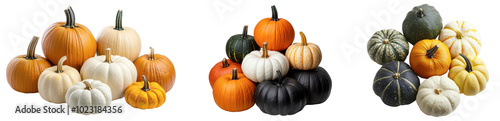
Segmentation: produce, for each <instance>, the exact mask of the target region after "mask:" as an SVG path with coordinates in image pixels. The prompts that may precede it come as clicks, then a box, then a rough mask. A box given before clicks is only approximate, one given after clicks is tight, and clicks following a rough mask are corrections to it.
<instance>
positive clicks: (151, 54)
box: [149, 47, 156, 60]
mask: <svg viewBox="0 0 500 121" xmlns="http://www.w3.org/2000/svg"><path fill="white" fill-rule="evenodd" d="M149 49H150V50H151V52H150V53H149V60H156V58H155V49H154V48H153V47H149Z"/></svg>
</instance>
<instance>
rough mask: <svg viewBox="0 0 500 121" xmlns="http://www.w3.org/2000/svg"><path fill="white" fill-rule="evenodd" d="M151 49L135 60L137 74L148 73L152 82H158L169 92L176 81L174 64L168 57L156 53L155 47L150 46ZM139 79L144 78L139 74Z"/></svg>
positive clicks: (147, 75)
mask: <svg viewBox="0 0 500 121" xmlns="http://www.w3.org/2000/svg"><path fill="white" fill-rule="evenodd" d="M149 49H151V52H150V54H145V55H142V56H140V57H139V58H137V59H136V60H135V61H134V65H135V68H137V75H146V77H147V78H148V79H149V81H150V82H157V83H158V84H160V85H161V87H163V89H164V90H165V92H168V91H170V89H172V87H173V86H174V83H175V68H174V64H172V61H170V59H168V58H167V57H165V56H163V55H160V54H155V50H154V48H152V47H149ZM137 81H138V82H140V81H144V80H143V78H141V77H140V76H137Z"/></svg>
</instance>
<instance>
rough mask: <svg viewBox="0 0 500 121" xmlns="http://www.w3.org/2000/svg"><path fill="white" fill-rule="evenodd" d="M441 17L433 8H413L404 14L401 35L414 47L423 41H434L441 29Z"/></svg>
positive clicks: (426, 6) (427, 6) (425, 6)
mask: <svg viewBox="0 0 500 121" xmlns="http://www.w3.org/2000/svg"><path fill="white" fill-rule="evenodd" d="M442 21H443V20H442V19H441V15H440V14H439V12H438V11H437V10H436V8H434V7H433V6H430V5H427V4H423V5H420V6H415V7H414V8H413V9H412V10H411V11H409V12H408V14H406V18H405V20H404V21H403V33H404V35H405V38H406V40H408V42H410V43H411V44H413V45H415V44H416V43H417V42H418V41H420V40H423V39H436V37H437V36H438V35H439V33H440V32H441V29H442V28H443V23H442Z"/></svg>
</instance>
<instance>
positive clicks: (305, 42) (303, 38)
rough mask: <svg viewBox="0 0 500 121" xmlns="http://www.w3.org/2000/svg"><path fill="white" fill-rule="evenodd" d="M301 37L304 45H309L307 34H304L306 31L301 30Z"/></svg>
mask: <svg viewBox="0 0 500 121" xmlns="http://www.w3.org/2000/svg"><path fill="white" fill-rule="evenodd" d="M300 38H301V40H302V46H307V39H306V35H304V32H302V31H300Z"/></svg>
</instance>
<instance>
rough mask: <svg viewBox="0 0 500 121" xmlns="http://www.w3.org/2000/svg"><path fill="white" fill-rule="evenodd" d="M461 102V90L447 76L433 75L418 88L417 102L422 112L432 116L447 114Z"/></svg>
mask: <svg viewBox="0 0 500 121" xmlns="http://www.w3.org/2000/svg"><path fill="white" fill-rule="evenodd" d="M459 103H460V90H459V89H458V87H457V85H456V84H455V82H453V80H451V79H450V78H448V77H446V76H433V77H431V78H429V79H427V80H425V81H424V82H423V83H422V85H420V87H419V88H418V94H417V104H418V107H419V108H420V110H421V111H422V112H424V113H425V114H427V115H432V116H436V117H438V116H445V115H448V114H450V113H451V112H453V110H455V109H456V108H457V107H458V104H459Z"/></svg>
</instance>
